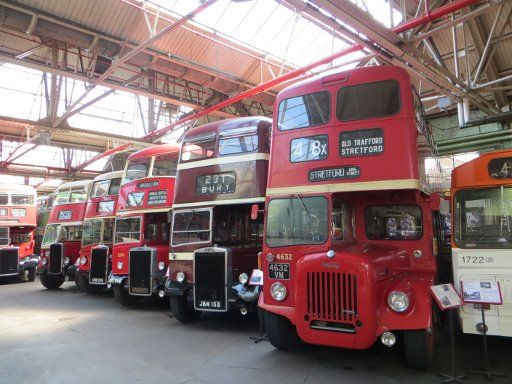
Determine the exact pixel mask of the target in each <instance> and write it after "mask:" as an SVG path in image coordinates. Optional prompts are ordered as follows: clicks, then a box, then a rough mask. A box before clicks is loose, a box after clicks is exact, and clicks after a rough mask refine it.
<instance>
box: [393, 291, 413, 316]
mask: <svg viewBox="0 0 512 384" xmlns="http://www.w3.org/2000/svg"><path fill="white" fill-rule="evenodd" d="M388 305H389V308H391V309H392V310H393V311H395V312H405V311H407V308H409V297H408V296H407V295H406V294H405V293H403V292H400V291H393V292H391V293H390V294H389V295H388Z"/></svg>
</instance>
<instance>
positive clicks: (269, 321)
mask: <svg viewBox="0 0 512 384" xmlns="http://www.w3.org/2000/svg"><path fill="white" fill-rule="evenodd" d="M263 317H264V319H265V330H266V331H267V336H268V339H269V341H270V344H272V345H273V346H274V347H276V348H278V349H285V350H288V349H295V348H297V347H298V346H299V345H300V339H299V336H298V335H297V329H296V328H295V326H294V325H293V324H292V323H290V321H289V320H288V319H287V318H286V317H283V316H280V315H276V314H274V313H271V312H268V311H265V313H264V315H263Z"/></svg>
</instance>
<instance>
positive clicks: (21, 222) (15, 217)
mask: <svg viewBox="0 0 512 384" xmlns="http://www.w3.org/2000/svg"><path fill="white" fill-rule="evenodd" d="M36 197H37V196H36V190H35V189H34V188H33V187H30V186H28V185H15V184H0V278H3V277H10V276H20V277H21V276H23V275H25V274H26V275H27V278H28V280H29V281H34V279H35V276H36V267H37V263H38V262H39V257H38V256H37V255H35V254H34V244H35V238H34V234H35V229H36Z"/></svg>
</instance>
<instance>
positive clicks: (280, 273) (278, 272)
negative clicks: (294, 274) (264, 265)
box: [268, 263, 290, 280]
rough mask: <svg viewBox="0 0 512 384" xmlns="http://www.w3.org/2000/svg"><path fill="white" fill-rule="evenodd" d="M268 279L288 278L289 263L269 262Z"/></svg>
mask: <svg viewBox="0 0 512 384" xmlns="http://www.w3.org/2000/svg"><path fill="white" fill-rule="evenodd" d="M268 277H269V279H282V280H290V264H285V263H270V264H269V265H268Z"/></svg>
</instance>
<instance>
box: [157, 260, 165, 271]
mask: <svg viewBox="0 0 512 384" xmlns="http://www.w3.org/2000/svg"><path fill="white" fill-rule="evenodd" d="M164 268H165V263H164V262H163V261H161V262H159V263H158V270H159V271H163V270H164Z"/></svg>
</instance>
